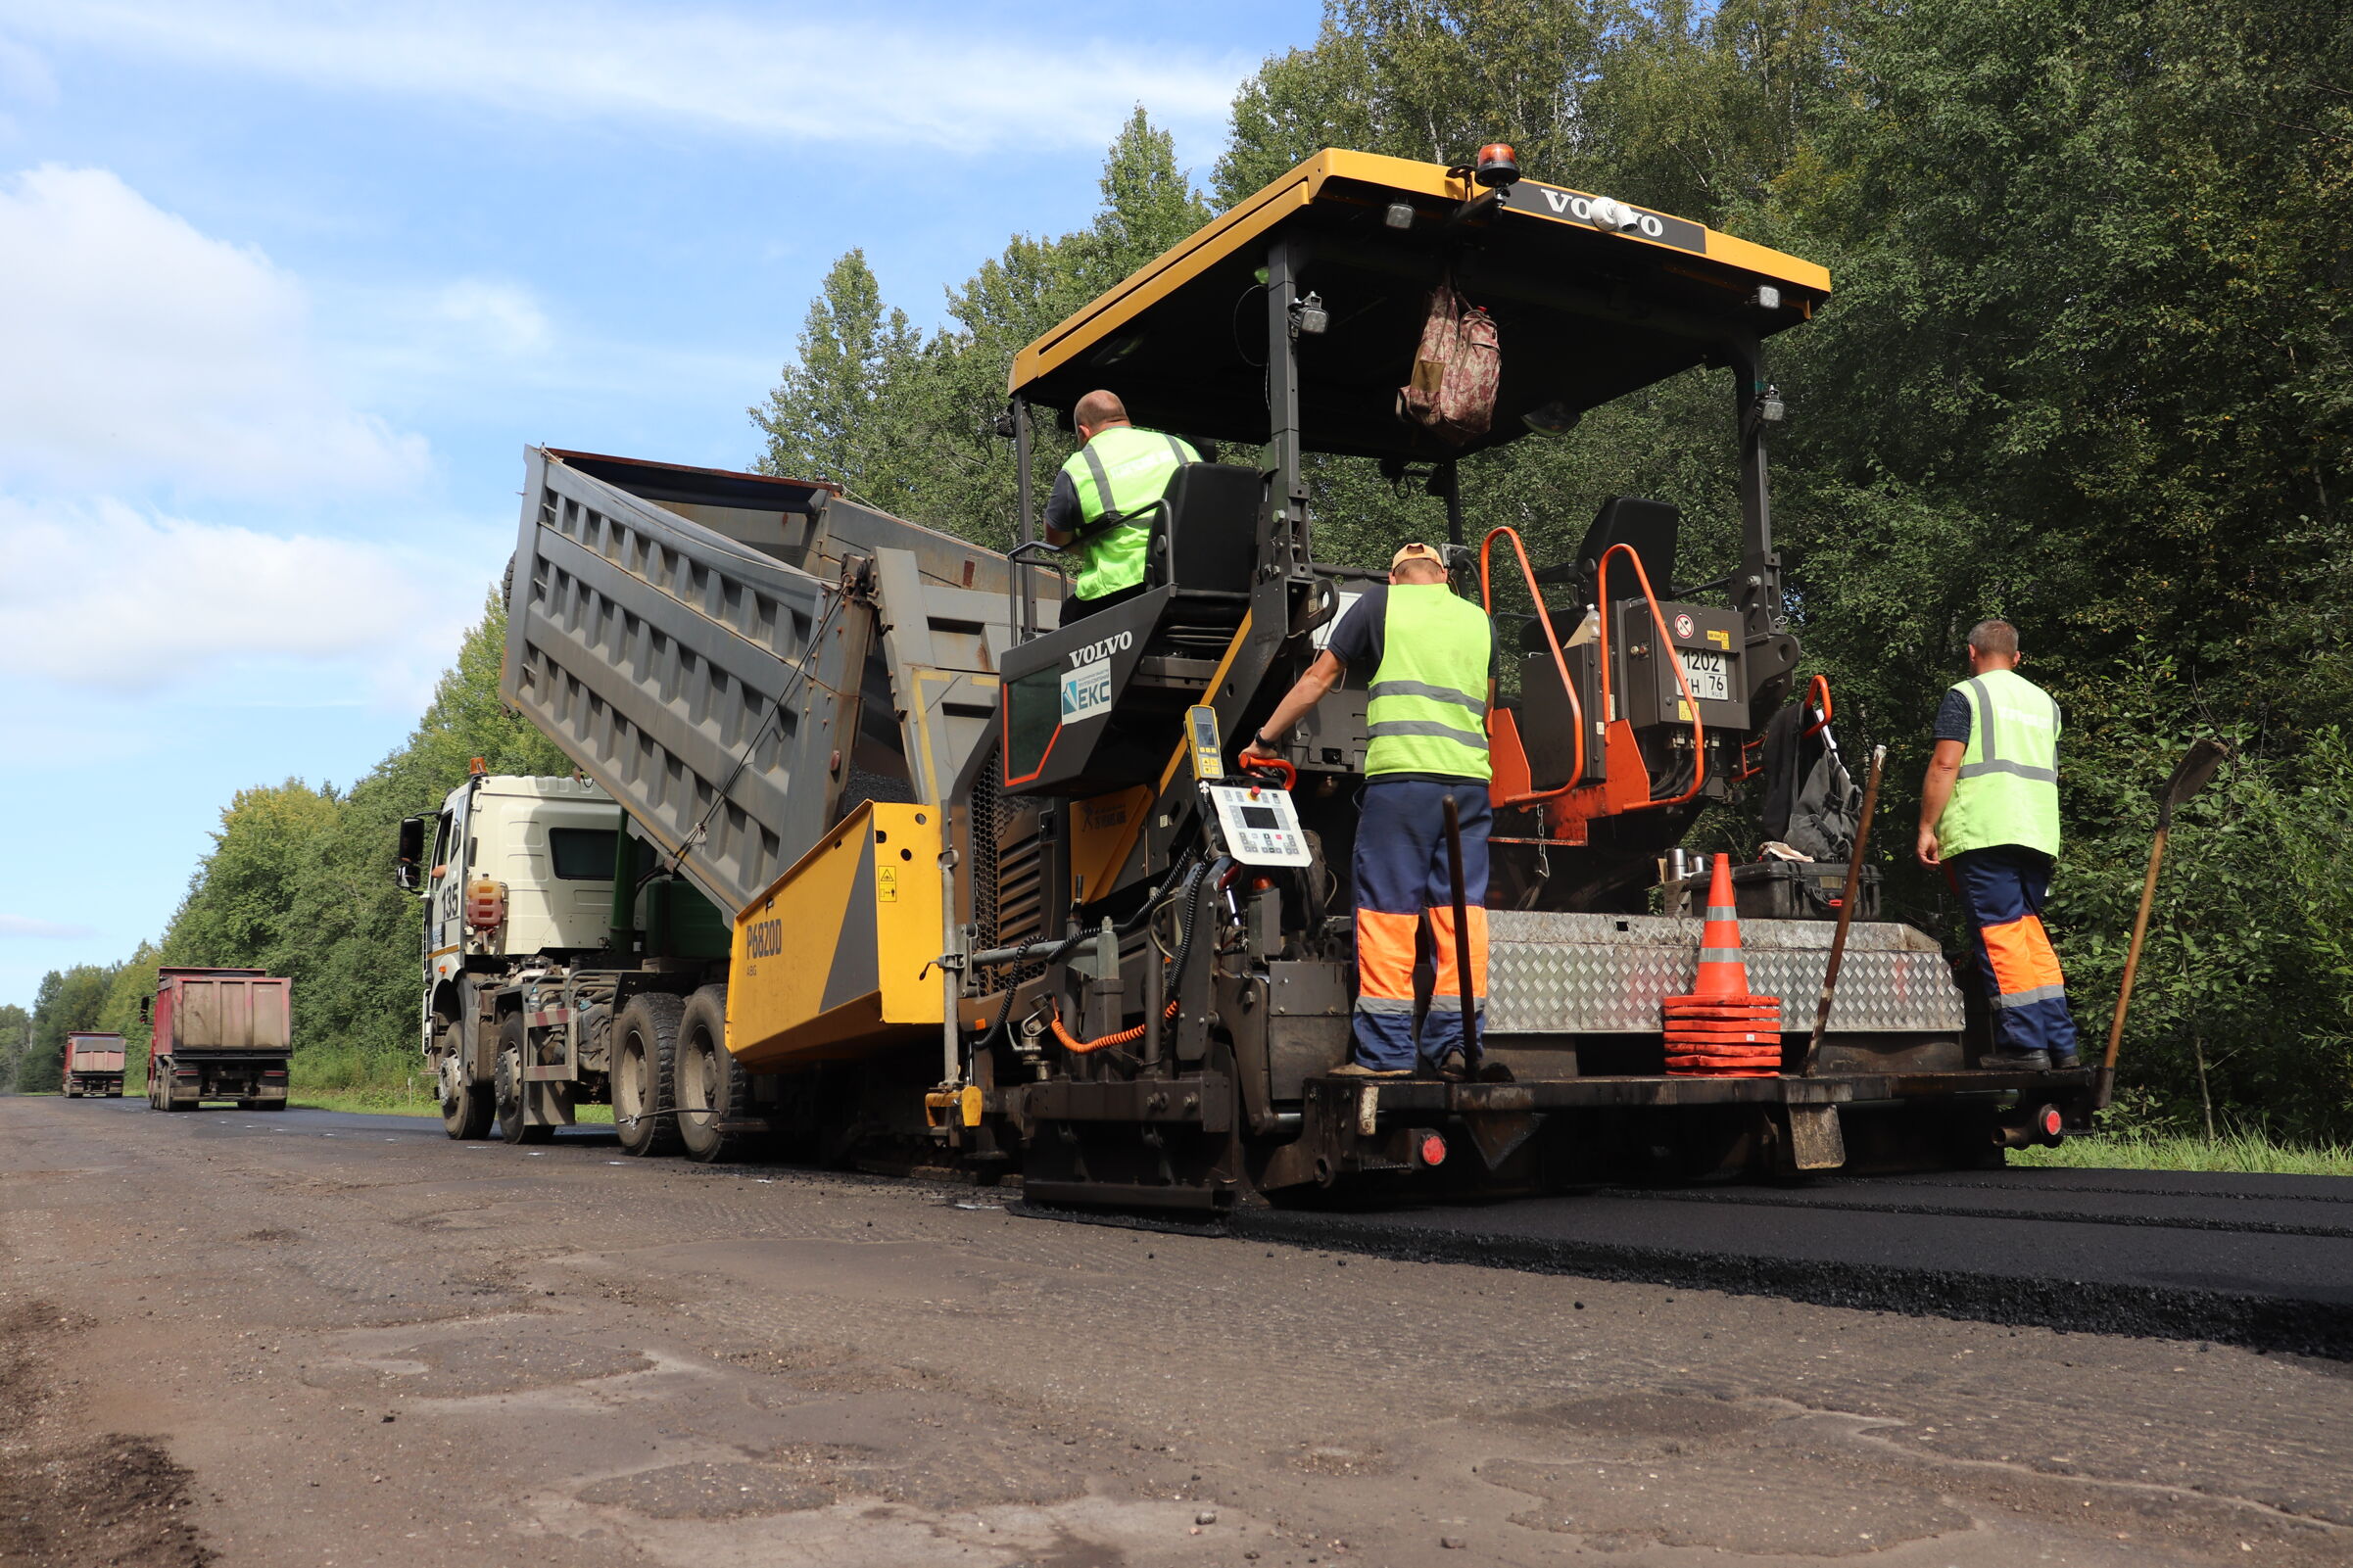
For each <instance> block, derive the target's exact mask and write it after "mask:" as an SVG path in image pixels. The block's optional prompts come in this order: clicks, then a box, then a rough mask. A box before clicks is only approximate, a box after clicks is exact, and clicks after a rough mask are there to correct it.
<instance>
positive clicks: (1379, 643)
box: [1323, 583, 1389, 681]
mask: <svg viewBox="0 0 2353 1568" xmlns="http://www.w3.org/2000/svg"><path fill="white" fill-rule="evenodd" d="M1388 632H1389V585H1388V584H1386V583H1383V584H1381V585H1380V586H1378V587H1377V588H1369V589H1367V590H1366V591H1365V592H1364V594H1362V596H1360V597H1359V598H1358V599H1357V601H1356V602H1355V603H1354V604H1351V605H1349V606H1348V613H1347V614H1345V615H1343V616H1341V617H1340V624H1339V625H1337V626H1335V627H1333V628H1332V629H1331V641H1328V642H1326V643H1324V644H1323V647H1324V651H1326V652H1328V653H1329V654H1331V656H1332V657H1333V658H1335V659H1338V660H1339V661H1340V662H1341V663H1342V664H1345V665H1347V666H1348V667H1349V668H1350V669H1352V670H1354V671H1356V672H1357V673H1358V674H1359V675H1361V676H1363V677H1364V678H1365V679H1366V680H1367V681H1370V680H1371V679H1372V672H1373V671H1375V670H1377V669H1379V668H1380V667H1381V650H1382V648H1383V647H1385V646H1386V645H1387V642H1388Z"/></svg>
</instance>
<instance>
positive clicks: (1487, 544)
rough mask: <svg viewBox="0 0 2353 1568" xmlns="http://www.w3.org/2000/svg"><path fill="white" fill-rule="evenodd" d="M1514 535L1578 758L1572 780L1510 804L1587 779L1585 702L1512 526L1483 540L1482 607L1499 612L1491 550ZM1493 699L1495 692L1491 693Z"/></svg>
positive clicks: (1548, 796) (1554, 795)
mask: <svg viewBox="0 0 2353 1568" xmlns="http://www.w3.org/2000/svg"><path fill="white" fill-rule="evenodd" d="M1499 534H1506V535H1509V536H1511V540H1512V552H1513V554H1514V555H1517V556H1518V557H1519V571H1520V575H1521V576H1522V577H1524V578H1525V579H1526V580H1527V585H1528V597H1529V598H1531V599H1534V600H1535V601H1536V619H1537V620H1539V621H1541V622H1542V623H1544V642H1545V646H1547V647H1549V648H1551V649H1552V652H1553V668H1554V669H1556V670H1558V671H1560V672H1561V690H1563V691H1566V692H1567V693H1568V711H1569V718H1570V729H1571V730H1573V731H1574V732H1575V734H1576V737H1577V740H1576V760H1575V762H1574V763H1573V764H1571V765H1570V767H1569V770H1568V783H1566V784H1562V785H1561V787H1560V788H1558V789H1542V790H1532V791H1530V792H1529V793H1527V794H1524V795H1512V796H1509V797H1507V798H1506V799H1504V800H1503V801H1501V802H1499V804H1502V805H1506V806H1532V805H1534V804H1536V803H1537V802H1538V801H1542V800H1554V799H1558V798H1559V797H1560V796H1561V795H1564V794H1567V793H1568V792H1569V791H1570V790H1571V789H1574V788H1576V787H1577V785H1578V784H1582V783H1584V782H1585V705H1584V704H1583V703H1582V702H1579V701H1578V700H1577V683H1576V682H1574V681H1572V680H1570V679H1569V675H1568V655H1566V654H1565V653H1562V652H1561V637H1560V634H1559V633H1557V632H1555V631H1554V630H1553V612H1552V611H1551V610H1548V609H1546V608H1545V605H1544V591H1543V590H1542V589H1540V588H1538V587H1537V586H1536V568H1535V567H1533V566H1531V565H1530V564H1528V551H1527V546H1524V545H1522V544H1520V542H1519V530H1518V529H1516V528H1512V527H1509V526H1505V527H1501V528H1491V529H1489V530H1487V537H1486V538H1485V539H1482V540H1480V541H1479V607H1480V608H1482V609H1484V610H1485V611H1486V612H1487V613H1488V614H1489V615H1491V616H1492V615H1493V614H1494V613H1495V585H1494V584H1493V582H1492V581H1490V579H1489V577H1488V575H1487V551H1488V550H1489V549H1490V548H1492V547H1493V546H1494V545H1495V539H1496V536H1497V535H1499ZM1603 681H1604V683H1605V684H1604V687H1603V689H1604V690H1607V689H1608V685H1607V683H1608V681H1609V677H1608V676H1607V675H1605V676H1604V677H1603ZM1488 695H1489V697H1490V699H1492V697H1493V695H1494V693H1493V692H1490V693H1488Z"/></svg>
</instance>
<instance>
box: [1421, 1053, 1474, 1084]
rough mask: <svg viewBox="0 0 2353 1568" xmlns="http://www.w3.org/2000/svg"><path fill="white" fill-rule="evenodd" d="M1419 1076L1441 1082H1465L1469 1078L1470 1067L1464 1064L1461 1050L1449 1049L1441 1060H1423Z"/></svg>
mask: <svg viewBox="0 0 2353 1568" xmlns="http://www.w3.org/2000/svg"><path fill="white" fill-rule="evenodd" d="M1421 1076H1423V1077H1425V1078H1436V1079H1438V1080H1439V1081H1440V1082H1442V1083H1465V1082H1467V1081H1468V1080H1469V1078H1470V1069H1469V1068H1468V1067H1466V1066H1465V1064H1464V1061H1463V1053H1462V1052H1460V1051H1449V1052H1447V1053H1446V1056H1445V1058H1444V1059H1443V1060H1442V1061H1437V1062H1426V1061H1425V1062H1423V1063H1422V1064H1421Z"/></svg>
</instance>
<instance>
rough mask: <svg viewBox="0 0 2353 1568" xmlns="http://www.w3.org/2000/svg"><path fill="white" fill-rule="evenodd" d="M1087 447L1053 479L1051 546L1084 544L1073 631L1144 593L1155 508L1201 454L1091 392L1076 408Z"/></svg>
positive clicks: (1110, 396) (1111, 396)
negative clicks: (1136, 422) (1139, 425)
mask: <svg viewBox="0 0 2353 1568" xmlns="http://www.w3.org/2000/svg"><path fill="white" fill-rule="evenodd" d="M1071 418H1072V423H1074V424H1076V425H1077V426H1078V427H1079V440H1080V442H1081V443H1083V445H1081V446H1080V449H1079V450H1078V451H1075V452H1073V453H1071V456H1070V460H1069V461H1067V462H1065V463H1064V464H1063V465H1062V472H1060V473H1058V474H1056V475H1055V476H1054V489H1053V492H1052V493H1051V494H1050V495H1048V496H1047V497H1046V543H1047V544H1049V545H1052V546H1055V547H1056V548H1058V549H1066V550H1067V549H1070V548H1071V547H1072V546H1073V545H1074V543H1075V544H1076V545H1077V546H1078V548H1077V553H1078V558H1079V567H1078V571H1077V572H1076V573H1075V574H1074V577H1073V581H1072V584H1071V594H1072V597H1073V598H1074V599H1075V600H1076V602H1075V603H1073V604H1072V605H1071V606H1070V610H1069V613H1068V614H1067V615H1065V617H1064V623H1065V624H1066V625H1067V624H1068V623H1069V622H1070V621H1073V620H1076V619H1078V618H1079V617H1080V616H1081V615H1092V614H1094V613H1095V612H1096V611H1097V610H1107V609H1109V608H1111V606H1112V605H1114V604H1117V603H1119V602H1120V601H1121V600H1123V599H1128V598H1132V597H1133V596H1134V595H1136V594H1140V593H1142V592H1143V588H1144V552H1145V550H1146V549H1148V548H1149V547H1150V546H1151V541H1152V530H1151V523H1150V518H1149V513H1150V511H1151V507H1152V503H1153V502H1154V501H1157V500H1158V499H1160V498H1161V497H1162V495H1164V494H1165V493H1166V492H1167V490H1168V488H1169V481H1170V480H1171V479H1173V478H1175V477H1176V475H1177V469H1179V468H1181V467H1183V466H1184V465H1185V464H1186V463H1197V462H1199V461H1200V460H1201V454H1200V453H1199V452H1197V451H1193V449H1192V448H1191V447H1189V446H1187V445H1186V444H1185V443H1183V442H1181V441H1179V440H1177V438H1176V437H1175V436H1166V435H1162V434H1161V433H1160V432H1158V431H1154V430H1138V429H1136V428H1135V426H1133V425H1131V424H1129V423H1128V405H1127V404H1123V403H1122V402H1120V400H1119V397H1118V395H1117V394H1115V393H1109V392H1090V393H1088V394H1087V395H1086V396H1085V397H1083V398H1080V400H1079V404H1078V406H1077V407H1076V408H1075V409H1073V410H1072V414H1071Z"/></svg>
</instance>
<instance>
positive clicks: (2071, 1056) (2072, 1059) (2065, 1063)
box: [2048, 1051, 2084, 1072]
mask: <svg viewBox="0 0 2353 1568" xmlns="http://www.w3.org/2000/svg"><path fill="white" fill-rule="evenodd" d="M2048 1055H2049V1057H2050V1069H2051V1070H2052V1071H2053V1072H2073V1071H2075V1070H2076V1069H2078V1068H2080V1067H2082V1066H2083V1065H2084V1059H2083V1058H2082V1057H2080V1056H2078V1055H2076V1054H2075V1053H2074V1052H2073V1051H2052V1052H2050V1053H2048Z"/></svg>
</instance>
